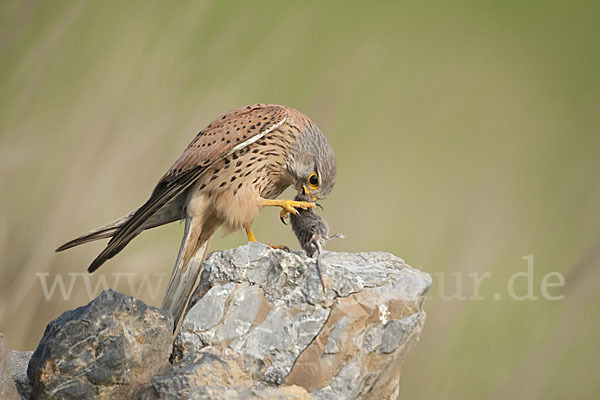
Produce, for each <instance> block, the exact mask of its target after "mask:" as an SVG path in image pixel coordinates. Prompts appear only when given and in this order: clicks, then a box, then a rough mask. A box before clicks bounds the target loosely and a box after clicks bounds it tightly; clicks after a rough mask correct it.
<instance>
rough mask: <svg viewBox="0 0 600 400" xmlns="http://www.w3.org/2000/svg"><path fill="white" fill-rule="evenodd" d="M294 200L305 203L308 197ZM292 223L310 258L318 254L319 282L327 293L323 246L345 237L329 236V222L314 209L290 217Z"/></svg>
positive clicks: (298, 196)
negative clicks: (322, 262)
mask: <svg viewBox="0 0 600 400" xmlns="http://www.w3.org/2000/svg"><path fill="white" fill-rule="evenodd" d="M294 200H296V201H305V200H307V195H305V194H298V195H297V196H296V197H295V198H294ZM317 205H318V204H317ZM283 221H284V220H283V219H282V222H283ZM290 221H291V223H292V230H293V231H294V234H295V235H296V238H298V241H299V242H300V245H301V246H302V249H303V250H304V251H305V252H306V254H308V256H309V257H312V256H313V255H314V254H315V253H317V262H316V265H317V272H318V274H319V280H320V281H321V287H322V288H323V292H325V283H324V282H323V274H322V273H321V269H322V268H321V254H322V253H323V244H324V243H325V242H326V241H328V240H331V239H343V238H344V235H342V234H341V233H336V234H333V235H331V236H329V225H328V224H327V221H325V220H324V219H323V217H321V216H320V215H318V214H317V213H315V212H314V210H313V209H301V210H298V212H297V213H295V214H292V215H291V216H290ZM284 223H285V222H284Z"/></svg>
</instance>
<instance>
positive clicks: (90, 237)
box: [55, 211, 135, 252]
mask: <svg viewBox="0 0 600 400" xmlns="http://www.w3.org/2000/svg"><path fill="white" fill-rule="evenodd" d="M134 212H135V211H132V212H131V213H129V214H127V215H124V216H122V217H121V218H118V219H116V220H114V221H112V222H109V223H108V224H106V225H103V226H101V227H99V228H96V229H94V230H91V231H89V232H88V233H86V234H85V235H82V236H79V237H78V238H75V239H73V240H70V241H68V242H67V243H65V244H63V245H62V246H60V247H59V248H57V249H56V250H55V251H56V252H59V251H63V250H67V249H70V248H71V247H75V246H79V245H81V244H84V243H89V242H93V241H95V240H99V239H105V238H109V237H112V236H113V235H114V234H115V232H116V231H117V230H119V228H120V227H121V226H122V225H123V223H125V221H127V220H128V219H129V218H131V216H132V215H133V213H134Z"/></svg>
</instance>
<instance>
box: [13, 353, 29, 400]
mask: <svg viewBox="0 0 600 400" xmlns="http://www.w3.org/2000/svg"><path fill="white" fill-rule="evenodd" d="M32 354H33V351H15V350H13V352H12V354H11V357H10V369H11V370H12V376H13V380H14V381H15V385H16V386H17V390H18V391H19V394H20V395H21V398H22V399H29V398H31V384H30V383H29V378H28V377H27V365H28V364H29V360H30V359H31V355H32Z"/></svg>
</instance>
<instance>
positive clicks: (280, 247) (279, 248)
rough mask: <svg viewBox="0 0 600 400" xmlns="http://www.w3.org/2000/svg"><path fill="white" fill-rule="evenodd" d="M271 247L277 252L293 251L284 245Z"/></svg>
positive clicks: (272, 245) (270, 245)
mask: <svg viewBox="0 0 600 400" xmlns="http://www.w3.org/2000/svg"><path fill="white" fill-rule="evenodd" d="M269 247H270V248H272V249H276V250H283V251H291V250H290V248H289V247H287V246H285V245H283V244H269Z"/></svg>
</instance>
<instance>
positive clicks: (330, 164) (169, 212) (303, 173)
mask: <svg viewBox="0 0 600 400" xmlns="http://www.w3.org/2000/svg"><path fill="white" fill-rule="evenodd" d="M335 177H336V160H335V155H334V152H333V149H332V148H331V145H330V144H329V142H328V141H327V139H326V138H325V136H324V135H323V134H322V133H321V131H320V130H319V128H317V126H316V125H315V124H314V123H313V122H312V121H311V120H310V119H309V118H308V117H307V116H306V115H304V114H302V113H301V112H299V111H297V110H295V109H293V108H290V107H287V106H282V105H275V104H255V105H249V106H246V107H243V108H238V109H235V110H233V111H230V112H228V113H226V114H223V115H222V116H221V117H219V118H217V119H216V120H215V121H213V122H212V123H210V124H209V125H208V126H207V127H206V128H204V129H203V130H202V131H200V133H198V134H197V135H196V137H195V138H194V139H193V140H192V142H191V143H190V144H189V145H188V146H187V148H186V149H185V150H184V152H183V154H182V155H181V156H180V157H179V159H178V160H177V161H175V163H174V164H173V165H172V166H171V168H169V170H168V171H167V172H166V173H165V174H164V175H163V176H162V178H160V180H159V181H158V183H157V184H156V187H155V188H154V190H153V191H152V194H151V195H150V198H149V199H148V200H147V201H146V202H145V203H144V204H143V205H142V206H141V207H140V208H138V209H137V210H135V211H133V212H131V213H130V214H128V215H125V216H124V217H122V218H119V219H117V220H115V221H113V222H111V223H109V224H106V225H104V226H102V227H100V228H97V229H95V230H93V231H91V232H89V233H87V234H85V235H83V236H80V237H78V238H76V239H74V240H71V241H69V242H67V243H65V244H64V245H62V246H60V247H59V248H58V249H57V251H62V250H65V249H68V248H71V247H74V246H78V245H80V244H83V243H87V242H90V241H94V240H98V239H102V238H109V237H110V238H111V239H110V241H109V242H108V244H107V245H106V248H105V249H104V250H102V252H101V253H100V254H99V255H98V256H97V257H96V259H95V260H94V261H92V263H91V265H90V266H89V268H88V271H89V272H90V273H91V272H94V271H95V270H97V269H98V268H99V267H100V266H101V265H102V264H104V262H106V261H107V260H108V259H110V258H112V257H114V256H115V255H116V254H118V253H119V252H120V251H121V250H123V248H124V247H125V246H127V244H128V243H129V242H130V241H131V240H132V239H133V238H134V237H136V236H137V235H139V234H140V233H141V232H142V231H144V230H145V229H149V228H153V227H157V226H160V225H164V224H167V223H170V222H173V221H177V220H180V219H185V228H184V235H183V240H182V243H181V247H180V249H179V254H178V256H177V261H176V263H175V267H174V268H173V272H172V274H171V278H170V280H169V285H168V287H167V292H166V294H165V297H164V299H163V302H162V307H163V308H165V309H168V310H170V311H171V312H172V314H173V316H174V318H175V329H177V326H178V323H179V322H180V320H181V318H182V314H183V312H184V310H185V306H186V303H187V302H188V299H189V297H190V295H191V293H192V290H193V288H194V286H195V284H196V280H197V278H198V276H199V273H200V270H201V263H202V261H203V259H204V257H205V255H206V252H207V248H208V244H209V242H210V239H211V238H212V236H213V234H214V233H215V231H216V230H217V228H219V227H220V226H224V227H225V228H226V229H227V230H228V231H229V232H232V231H236V230H239V229H245V231H246V234H247V236H248V239H249V240H250V241H255V240H256V239H255V237H254V233H253V232H252V222H253V220H254V218H255V217H256V216H257V214H258V212H259V211H260V210H261V209H262V208H263V207H265V206H277V207H281V208H282V210H281V214H280V215H281V217H282V218H285V217H287V215H288V214H289V213H291V214H296V213H297V212H298V210H299V209H308V208H311V207H315V201H316V200H318V199H323V198H325V197H327V196H328V195H329V193H330V192H331V190H332V189H333V186H334V184H335ZM289 186H293V187H294V188H295V189H296V190H297V191H298V193H299V195H302V196H304V197H303V198H306V199H307V200H306V201H294V200H284V199H276V198H277V197H278V196H279V195H280V194H281V193H282V192H283V191H284V190H285V189H286V188H287V187H289Z"/></svg>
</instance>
